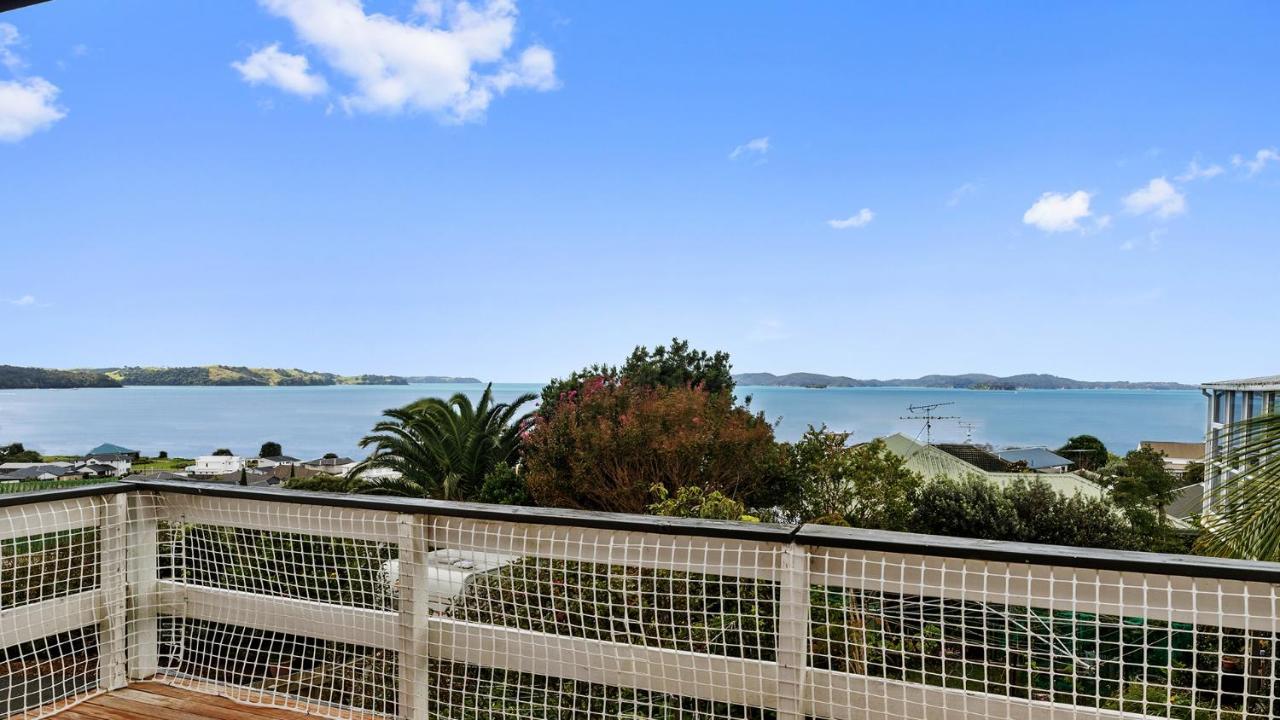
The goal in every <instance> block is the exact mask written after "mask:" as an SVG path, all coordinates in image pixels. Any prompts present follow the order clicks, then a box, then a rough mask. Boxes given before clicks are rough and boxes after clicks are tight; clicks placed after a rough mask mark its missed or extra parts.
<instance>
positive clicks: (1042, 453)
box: [996, 447, 1072, 473]
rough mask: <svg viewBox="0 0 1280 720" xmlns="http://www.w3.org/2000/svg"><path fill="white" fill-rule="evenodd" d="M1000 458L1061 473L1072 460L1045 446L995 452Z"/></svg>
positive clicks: (1033, 468)
mask: <svg viewBox="0 0 1280 720" xmlns="http://www.w3.org/2000/svg"><path fill="white" fill-rule="evenodd" d="M996 455H997V456H999V457H1000V459H1001V460H1004V461H1005V462H1011V463H1013V464H1015V465H1021V466H1022V467H1025V468H1026V469H1028V470H1032V471H1035V472H1045V473H1062V472H1067V471H1068V470H1070V469H1071V465H1072V461H1071V460H1068V459H1067V458H1064V457H1062V456H1061V455H1058V454H1057V453H1055V452H1053V451H1052V450H1050V449H1049V448H1046V447H1029V448H1009V449H1008V450H1000V451H999V452H997V453H996Z"/></svg>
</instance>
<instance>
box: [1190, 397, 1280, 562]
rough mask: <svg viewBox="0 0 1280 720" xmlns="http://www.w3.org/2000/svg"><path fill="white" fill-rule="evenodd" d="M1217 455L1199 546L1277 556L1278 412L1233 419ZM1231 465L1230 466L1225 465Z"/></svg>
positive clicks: (1223, 553)
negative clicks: (1209, 509)
mask: <svg viewBox="0 0 1280 720" xmlns="http://www.w3.org/2000/svg"><path fill="white" fill-rule="evenodd" d="M1222 432H1223V437H1222V439H1221V443H1222V444H1223V446H1224V447H1227V448H1230V450H1228V451H1226V452H1224V453H1222V454H1221V455H1220V456H1218V457H1217V458H1216V459H1215V463H1217V467H1219V468H1221V470H1219V472H1220V473H1221V475H1222V479H1221V481H1220V483H1219V484H1218V486H1217V487H1216V488H1214V490H1213V495H1212V497H1211V498H1210V505H1211V506H1212V508H1213V510H1212V514H1211V515H1209V516H1206V517H1204V518H1202V520H1201V522H1202V523H1203V524H1204V527H1205V532H1203V533H1201V534H1200V536H1199V538H1198V539H1197V541H1196V550H1197V552H1202V553H1205V554H1208V555H1215V556H1218V557H1234V558H1245V559H1249V560H1269V561H1280V512H1277V511H1276V508H1278V507H1280V413H1269V414H1266V415H1259V416H1257V417H1254V418H1251V419H1249V420H1243V421H1240V422H1236V423H1232V424H1231V425H1228V426H1227V427H1226V428H1225V429H1224V430H1223V431H1222ZM1228 468H1229V469H1230V470H1229V469H1228Z"/></svg>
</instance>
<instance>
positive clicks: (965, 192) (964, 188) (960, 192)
mask: <svg viewBox="0 0 1280 720" xmlns="http://www.w3.org/2000/svg"><path fill="white" fill-rule="evenodd" d="M976 192H978V186H977V185H976V184H975V183H971V182H967V183H964V184H962V185H961V186H960V187H958V188H956V189H955V190H952V191H951V196H950V197H948V198H947V207H955V206H957V205H959V204H960V201H961V200H964V199H965V198H966V197H969V196H970V195H972V194H974V193H976Z"/></svg>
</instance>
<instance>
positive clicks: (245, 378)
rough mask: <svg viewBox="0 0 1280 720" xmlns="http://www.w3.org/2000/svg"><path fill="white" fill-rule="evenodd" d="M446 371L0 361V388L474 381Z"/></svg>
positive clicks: (477, 381)
mask: <svg viewBox="0 0 1280 720" xmlns="http://www.w3.org/2000/svg"><path fill="white" fill-rule="evenodd" d="M479 382H480V380H478V379H476V378H473V377H455V376H451V375H413V376H400V375H339V374H337V373H328V372H317V371H311V370H299V369H297V368H250V367H244V366H237V365H199V366H190V367H118V368H92V369H78V370H51V369H46V368H31V367H16V366H13V365H0V389H4V390H14V389H31V390H38V389H59V388H118V387H126V386H130V385H149V386H157V385H163V386H209V387H290V386H294V387H296V386H316V385H409V384H416V383H460V384H461V383H470V384H474V383H479Z"/></svg>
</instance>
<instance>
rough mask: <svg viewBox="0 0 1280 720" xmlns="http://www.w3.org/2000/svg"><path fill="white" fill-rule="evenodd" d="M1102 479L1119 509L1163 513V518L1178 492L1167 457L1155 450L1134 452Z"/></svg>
mask: <svg viewBox="0 0 1280 720" xmlns="http://www.w3.org/2000/svg"><path fill="white" fill-rule="evenodd" d="M1102 475H1103V478H1104V480H1105V481H1106V482H1107V483H1108V485H1110V488H1111V497H1112V499H1113V500H1115V502H1116V504H1117V505H1120V506H1121V507H1126V508H1128V507H1137V508H1149V509H1154V510H1160V511H1161V514H1162V515H1163V510H1162V509H1163V508H1164V506H1166V505H1168V504H1169V503H1170V502H1172V500H1173V495H1174V490H1176V489H1177V481H1175V480H1174V478H1173V475H1171V474H1170V473H1169V471H1168V470H1165V467H1164V455H1163V454H1162V453H1160V452H1157V451H1155V450H1153V449H1151V448H1140V449H1138V450H1131V451H1130V452H1129V453H1128V454H1127V455H1125V456H1124V460H1122V461H1120V462H1119V463H1113V464H1111V465H1109V466H1107V468H1105V469H1104V471H1103V473H1102Z"/></svg>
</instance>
